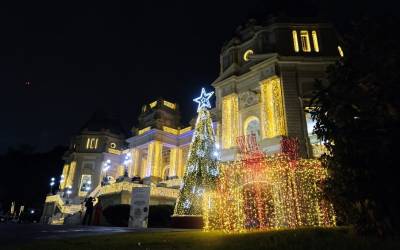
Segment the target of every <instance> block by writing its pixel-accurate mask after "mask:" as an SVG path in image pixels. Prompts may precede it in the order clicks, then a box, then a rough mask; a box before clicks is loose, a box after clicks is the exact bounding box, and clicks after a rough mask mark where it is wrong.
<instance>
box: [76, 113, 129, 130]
mask: <svg viewBox="0 0 400 250" xmlns="http://www.w3.org/2000/svg"><path fill="white" fill-rule="evenodd" d="M89 131H90V132H109V133H112V134H115V135H123V136H126V130H125V129H124V127H123V126H122V124H121V122H120V121H119V119H118V118H116V117H114V116H111V115H110V114H108V113H107V112H106V111H105V110H98V111H96V112H95V113H94V114H93V115H92V117H91V118H90V119H89V120H88V121H87V122H86V123H85V125H83V126H82V128H81V132H89Z"/></svg>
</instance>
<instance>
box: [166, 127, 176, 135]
mask: <svg viewBox="0 0 400 250" xmlns="http://www.w3.org/2000/svg"><path fill="white" fill-rule="evenodd" d="M163 130H164V131H165V132H167V133H171V134H173V135H179V130H177V129H174V128H170V127H167V126H163Z"/></svg>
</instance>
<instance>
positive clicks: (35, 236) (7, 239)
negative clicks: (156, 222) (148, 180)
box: [0, 224, 186, 248]
mask: <svg viewBox="0 0 400 250" xmlns="http://www.w3.org/2000/svg"><path fill="white" fill-rule="evenodd" d="M172 231H186V230H185V229H173V228H149V229H132V228H128V227H99V226H70V225H43V224H0V246H4V245H9V246H10V245H15V244H22V243H27V242H31V241H35V240H45V239H62V238H71V237H80V236H88V235H102V234H115V233H127V232H132V233H134V232H172ZM0 248H1V247H0Z"/></svg>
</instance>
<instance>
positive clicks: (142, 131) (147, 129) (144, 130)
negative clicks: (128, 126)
mask: <svg viewBox="0 0 400 250" xmlns="http://www.w3.org/2000/svg"><path fill="white" fill-rule="evenodd" d="M150 129H151V127H150V126H149V127H145V128H143V129H141V130H139V131H138V135H141V134H144V133H146V132H147V131H149V130H150Z"/></svg>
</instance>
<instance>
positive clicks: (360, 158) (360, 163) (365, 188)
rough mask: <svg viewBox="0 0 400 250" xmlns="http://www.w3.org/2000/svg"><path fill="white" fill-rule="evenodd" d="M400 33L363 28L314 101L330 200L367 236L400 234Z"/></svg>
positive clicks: (390, 23)
mask: <svg viewBox="0 0 400 250" xmlns="http://www.w3.org/2000/svg"><path fill="white" fill-rule="evenodd" d="M397 26H398V22H396V20H394V19H392V18H386V19H382V18H380V19H379V20H368V19H363V20H362V21H360V22H359V23H357V24H355V25H354V27H353V30H352V31H351V33H350V35H349V36H347V37H346V38H345V40H344V42H345V43H344V49H343V50H344V57H343V58H341V59H340V60H339V61H338V62H337V63H336V64H335V65H334V66H332V67H330V68H329V69H328V82H327V83H323V82H321V81H317V93H316V96H315V98H314V101H313V102H314V106H315V107H316V108H315V110H314V112H313V113H312V116H313V118H314V119H315V120H316V126H315V133H316V134H317V135H318V137H319V138H320V139H321V140H322V141H324V142H325V145H326V146H327V148H328V151H329V154H327V155H325V156H323V162H324V164H326V166H327V168H328V170H329V173H330V177H329V179H328V182H327V187H326V191H327V195H328V197H329V198H330V199H331V201H332V202H333V203H334V205H335V208H336V210H337V213H338V215H339V219H341V220H342V221H343V222H344V223H350V224H354V225H355V228H356V229H357V231H358V232H360V233H377V234H379V235H384V234H386V233H393V232H396V231H397V232H398V231H399V225H400V223H399V213H398V211H400V209H399V208H400V207H399V205H398V204H400V201H399V197H400V195H399V194H398V193H397V192H398V190H400V189H399V187H400V185H399V183H400V181H399V180H398V177H397V175H395V174H394V173H395V171H396V169H397V168H398V157H397V153H396V152H395V149H396V148H397V146H398V144H399V142H400V140H399V139H400V131H399V128H400V126H399V125H400V124H399V118H400V116H399V115H400V113H399V111H400V98H399V97H398V95H399V93H400V78H399V56H400V47H399V42H398V39H397V33H398V32H396V30H398V27H397Z"/></svg>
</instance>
